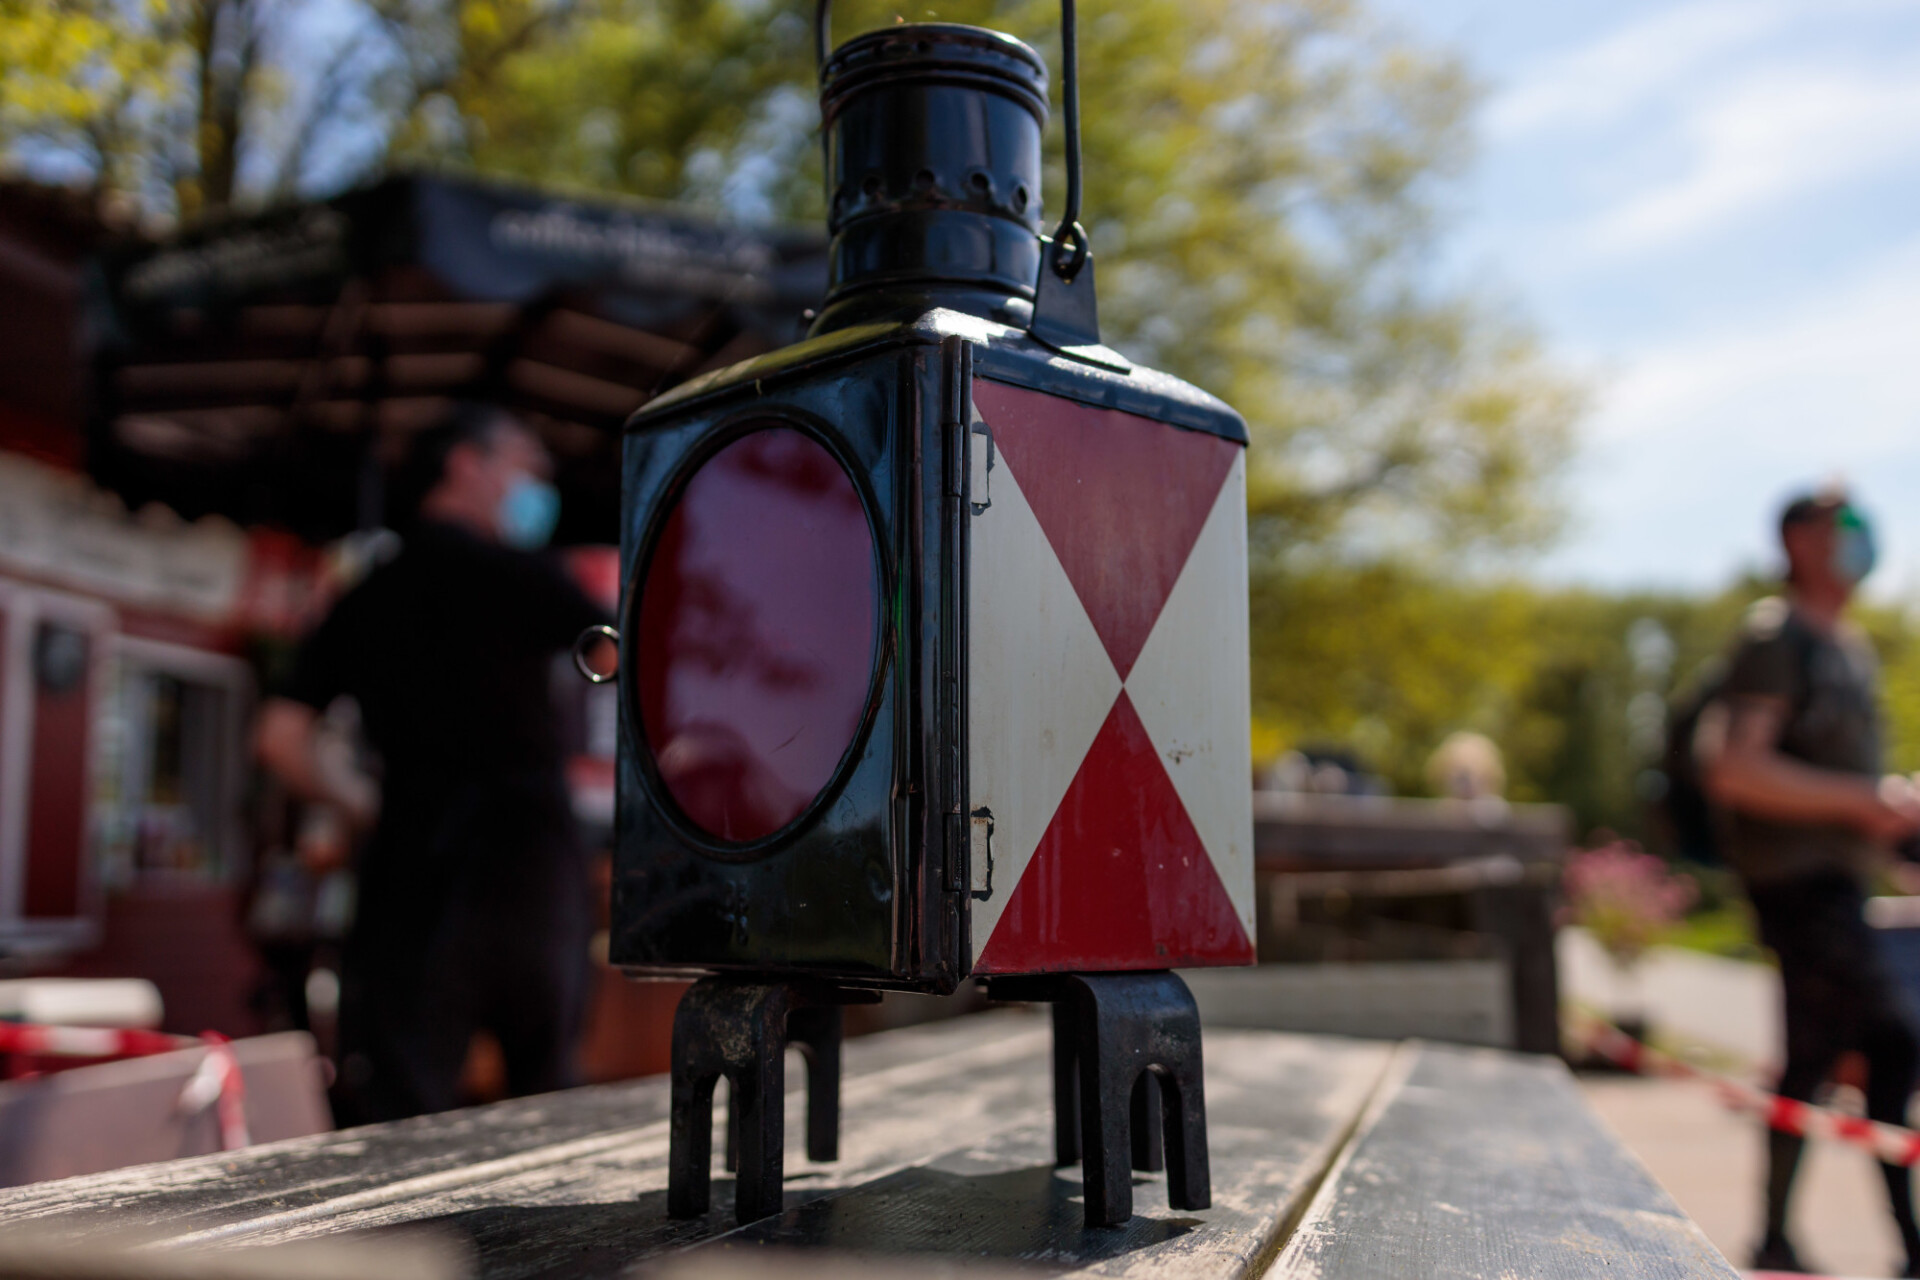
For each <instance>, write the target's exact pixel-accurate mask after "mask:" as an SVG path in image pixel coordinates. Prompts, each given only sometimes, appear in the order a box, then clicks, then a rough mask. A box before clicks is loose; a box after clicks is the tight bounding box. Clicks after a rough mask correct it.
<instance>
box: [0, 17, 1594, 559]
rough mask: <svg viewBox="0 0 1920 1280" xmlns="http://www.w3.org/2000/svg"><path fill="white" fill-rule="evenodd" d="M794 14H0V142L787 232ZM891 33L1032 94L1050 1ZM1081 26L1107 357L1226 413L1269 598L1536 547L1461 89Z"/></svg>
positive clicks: (1541, 370) (1530, 359)
mask: <svg viewBox="0 0 1920 1280" xmlns="http://www.w3.org/2000/svg"><path fill="white" fill-rule="evenodd" d="M811 15H812V5H811V4H810V3H807V0H327V2H326V3H322V2H321V0H0V55H3V56H4V57H5V59H6V65H7V69H8V75H7V76H6V87H5V89H4V90H0V142H3V143H4V144H5V146H6V148H7V151H8V153H9V154H10V155H11V157H12V158H13V160H14V161H15V163H21V162H23V161H32V162H37V163H39V164H40V165H41V166H42V167H43V168H44V167H48V166H51V167H53V168H56V169H57V168H58V167H59V166H60V165H62V164H64V165H65V166H67V167H68V168H69V169H77V170H79V171H81V172H84V173H85V174H87V175H89V176H90V177H91V178H92V179H93V180H94V181H96V182H98V183H100V184H101V185H102V186H103V187H105V188H109V189H114V190H118V191H122V192H126V193H130V194H131V195H132V196H133V197H134V198H135V199H137V200H138V201H140V202H141V203H142V204H143V205H144V206H145V207H146V208H147V209H149V210H150V211H153V212H159V213H178V214H184V215H191V214H193V213H196V212H201V211H211V210H218V209H222V208H226V207H229V206H235V205H240V206H245V205H249V204H258V203H261V202H265V201H268V200H271V199H275V198H282V197H285V196H287V195H289V194H290V193H293V192H296V191H305V192H313V191H316V190H319V189H323V188H325V187H327V186H330V185H339V184H342V183H346V182H350V181H353V180H357V179H362V178H365V177H368V176H370V175H371V174H373V173H375V172H377V171H378V170H379V169H380V168H381V167H383V166H386V165H389V164H393V163H405V164H421V163H426V164H436V165H444V164H456V165H464V166H470V167H473V168H477V169H481V170H484V171H488V172H493V173H499V174H504V175H510V176H518V177H523V178H526V179H529V180H533V181H537V182H543V183H559V184H566V185H571V186H580V187H587V188H591V189H594V190H602V191H624V192H630V193H633V194H637V195H642V196H650V197H656V198H663V199H674V200H688V201H692V202H695V203H702V204H707V205H712V206H717V207H722V208H727V209H730V210H731V211H732V212H735V213H744V214H748V215H752V216H757V217H784V218H795V219H804V220H815V219H817V218H818V217H819V216H820V212H821V204H822V200H821V194H820V179H819V156H818V133H817V110H816V108H815V107H814V105H813V84H814V68H813V66H812V57H813V51H812V25H811ZM896 17H900V18H907V19H919V18H936V19H938V20H942V21H963V22H979V23H984V24H989V25H994V26H998V27H1001V28H1003V29H1007V30H1011V31H1013V32H1015V33H1016V34H1021V35H1024V36H1026V37H1027V38H1029V39H1031V40H1032V41H1033V42H1034V43H1035V44H1036V45H1038V46H1040V47H1041V48H1042V49H1043V50H1044V51H1046V52H1047V54H1048V56H1049V58H1050V62H1051V65H1053V66H1054V67H1055V68H1058V66H1059V65H1060V64H1059V56H1058V40H1057V24H1058V20H1059V10H1058V6H1057V4H1056V3H1054V2H1053V0H941V3H939V4H937V5H935V4H928V3H924V2H919V3H912V4H906V5H903V6H895V5H881V4H878V3H875V0H855V2H853V3H848V4H843V5H842V6H841V12H840V13H839V15H838V19H839V20H838V24H837V30H838V32H839V33H840V34H841V35H842V36H844V35H846V34H849V33H851V32H854V31H856V30H860V29H864V28H868V27H872V26H875V25H879V24H881V23H884V22H887V21H890V20H893V19H894V18H896ZM1081 25H1082V35H1081V43H1082V59H1081V66H1082V87H1083V98H1084V103H1085V113H1084V116H1085V128H1084V138H1085V151H1086V176H1087V191H1086V204H1085V208H1086V211H1087V217H1088V221H1089V223H1090V225H1091V227H1092V229H1093V235H1094V244H1095V248H1096V251H1097V252H1098V253H1099V254H1100V255H1101V259H1102V265H1101V283H1102V291H1103V297H1102V304H1103V310H1104V316H1105V320H1106V325H1107V329H1108V331H1109V334H1110V340H1112V341H1113V342H1114V343H1115V344H1116V345H1119V346H1120V347H1121V348H1122V349H1124V350H1127V351H1129V352H1131V353H1133V354H1135V355H1136V356H1137V357H1138V358H1140V359H1142V360H1144V361H1146V362H1148V363H1152V364H1157V365H1160V366H1161V367H1164V368H1168V369H1170V370H1172V371H1173V372H1176V373H1179V374H1181V375H1183V376H1185V377H1187V378H1189V379H1191V380H1193V381H1195V382H1197V383H1199V384H1200V385H1201V386H1204V387H1206V388H1208V389H1209V390H1212V391H1214V392H1216V393H1218V394H1220V395H1222V396H1223V397H1224V398H1226V399H1227V400H1228V401H1230V402H1231V403H1233V404H1235V405H1237V406H1238V407H1240V408H1241V409H1242V410H1243V411H1244V412H1245V413H1246V414H1247V416H1248V418H1249V420H1250V421H1251V423H1252V424H1253V427H1254V432H1255V450H1254V453H1253V457H1252V464H1253V465H1252V468H1251V471H1250V497H1251V505H1252V512H1253V520H1254V534H1255V545H1256V547H1257V549H1258V550H1259V552H1260V555H1261V558H1262V562H1263V567H1264V568H1265V569H1266V570H1268V571H1269V572H1271V571H1275V570H1278V569H1280V568H1283V567H1284V566H1285V565H1286V564H1287V563H1289V562H1292V561H1294V560H1297V559H1298V557H1299V556H1300V555H1301V554H1302V553H1303V552H1305V553H1319V552H1325V551H1327V550H1329V549H1334V550H1338V551H1341V552H1342V553H1348V554H1351V553H1355V552H1358V553H1362V554H1367V555H1377V554H1378V553H1379V552H1380V550H1381V549H1382V548H1392V547H1401V546H1406V545H1414V544H1418V545H1432V544H1434V543H1435V542H1436V541H1438V542H1441V543H1444V544H1446V545H1453V546H1463V545H1468V546H1470V545H1498V546H1509V547H1510V546H1516V545H1517V546H1526V545H1531V544H1533V543H1534V542H1535V541H1537V539H1538V538H1539V537H1540V536H1541V535H1542V533H1543V531H1545V530H1546V529H1547V528H1548V527H1550V524H1551V520H1550V516H1551V514H1552V510H1553V504H1552V502H1551V494H1550V486H1549V485H1548V483H1547V482H1548V481H1550V479H1551V477H1552V475H1553V473H1554V471H1555V469H1556V467H1557V465H1558V464H1559V462H1560V460H1561V459H1562V457H1563V455H1564V452H1565V449H1566V441H1567V432H1568V427H1569V423H1570V422H1571V420H1572V417H1573V413H1574V410H1575V407H1576V402H1575V397H1574V396H1573V393H1572V392H1571V390H1570V389H1569V387H1568V385H1567V384H1566V383H1565V382H1564V381H1563V380H1562V379H1560V378H1559V377H1557V376H1556V375H1554V374H1553V373H1552V372H1551V371H1550V370H1549V369H1548V368H1547V367H1546V366H1545V365H1544V364H1543V363H1542V361H1541V360H1540V358H1539V357H1538V355H1537V353H1536V352H1535V350H1534V348H1533V345H1532V343H1531V341H1530V340H1529V338H1528V337H1527V335H1526V334H1525V332H1524V330H1523V329H1521V328H1520V327H1518V326H1516V325H1514V324H1513V323H1511V322H1509V321H1507V320H1505V319H1503V318H1502V317H1499V316H1498V315H1494V314H1491V313H1489V312H1488V311H1487V310H1486V309H1484V308H1482V307H1480V306H1479V305H1477V304H1476V303H1475V302H1474V301H1473V300H1472V299H1470V298H1462V297H1457V296H1448V295H1446V294H1444V293H1440V292H1437V291H1436V290H1434V289H1433V288H1432V287H1431V286H1430V282H1429V281H1428V280H1427V278H1426V262H1427V259H1428V256H1429V250H1430V248H1431V243H1432V237H1433V233H1434V229H1435V218H1434V211H1435V203H1436V198H1437V195H1438V193H1439V192H1440V191H1442V190H1443V189H1444V182H1445V180H1446V178H1447V177H1448V176H1449V174H1450V173H1451V172H1452V171H1453V170H1454V169H1455V167H1456V166H1457V165H1458V163H1459V161H1460V160H1461V159H1462V157H1463V156H1464V155H1465V154H1466V152H1467V149H1468V145H1467V144H1468V131H1467V128H1466V113H1467V110H1468V108H1469V106H1470V104H1471V101H1472V90H1471V86H1470V85H1469V83H1468V81H1467V78H1466V77H1465V75H1464V74H1463V73H1462V71H1461V70H1460V68H1459V67H1458V65H1457V64H1456V63H1454V62H1453V60H1451V59H1450V58H1447V57H1445V56H1442V55H1437V54H1433V53H1430V52H1427V51H1424V50H1421V49H1418V48H1415V47H1413V46H1411V45H1408V44H1405V43H1403V42H1399V41H1396V40H1393V39H1391V38H1389V37H1388V36H1386V35H1384V34H1382V33H1381V32H1380V31H1379V30H1378V29H1376V28H1375V27H1373V26H1372V25H1371V24H1370V23H1369V22H1368V20H1367V19H1366V17H1365V15H1364V13H1363V11H1362V10H1361V9H1359V8H1358V7H1357V6H1356V5H1355V4H1352V3H1348V2H1347V0H1283V2H1281V3H1256V2H1255V0H1129V2H1128V3H1125V4H1121V3H1113V2H1109V3H1103V4H1099V5H1097V6H1087V12H1086V13H1085V14H1084V15H1083V20H1082V24H1081ZM1057 131H1058V124H1057V121H1056V123H1055V126H1054V134H1055V136H1056V139H1057ZM1059 150H1060V149H1059V147H1058V145H1057V142H1056V145H1054V146H1053V148H1052V154H1053V156H1054V158H1055V169H1054V172H1053V173H1052V174H1051V175H1050V176H1049V179H1048V189H1049V190H1050V191H1051V192H1053V193H1054V195H1055V198H1056V199H1057V197H1058V195H1059V193H1060V192H1061V190H1062V186H1063V184H1062V177H1061V174H1060V173H1059V172H1058V154H1059Z"/></svg>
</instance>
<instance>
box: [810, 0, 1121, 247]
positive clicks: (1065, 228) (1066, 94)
mask: <svg viewBox="0 0 1920 1280" xmlns="http://www.w3.org/2000/svg"><path fill="white" fill-rule="evenodd" d="M1078 46H1079V38H1078V24H1077V22H1076V21H1075V16H1074V9H1073V0H1060V62H1061V67H1060V73H1061V84H1060V100H1061V105H1062V119H1061V122H1060V124H1061V128H1062V130H1063V131H1064V132H1065V134H1066V143H1067V207H1066V211H1065V212H1064V213H1062V214H1061V216H1060V225H1059V226H1057V227H1055V228H1054V231H1053V237H1052V240H1051V248H1049V249H1048V251H1047V261H1048V265H1049V266H1050V267H1051V268H1052V270H1053V273H1054V274H1055V275H1057V276H1059V277H1060V278H1061V279H1062V280H1071V279H1073V278H1074V277H1075V276H1077V275H1079V274H1080V268H1081V267H1083V266H1085V265H1086V263H1087V256H1088V246H1087V229H1086V228H1085V227H1083V226H1081V225H1080V54H1079V48H1078ZM813 47H814V59H815V62H816V64H817V65H818V66H819V67H820V69H821V70H822V71H824V70H825V69H826V66H827V58H828V56H829V55H831V54H832V52H833V0H820V6H819V8H818V9H816V10H815V11H814V27H813Z"/></svg>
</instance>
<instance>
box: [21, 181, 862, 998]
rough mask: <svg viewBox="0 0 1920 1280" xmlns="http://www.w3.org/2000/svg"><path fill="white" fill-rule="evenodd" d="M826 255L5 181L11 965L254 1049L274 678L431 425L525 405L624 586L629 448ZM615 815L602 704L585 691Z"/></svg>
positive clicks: (816, 280)
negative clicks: (260, 745) (256, 727)
mask: <svg viewBox="0 0 1920 1280" xmlns="http://www.w3.org/2000/svg"><path fill="white" fill-rule="evenodd" d="M824 281H825V260H824V248H823V245H822V244H821V243H820V241H819V239H818V238H817V237H814V236H811V235H800V234H787V233H783V232H763V231H754V230H742V229H739V228H732V227H727V226H722V225H718V224H715V223H712V222H710V221H705V220H702V219H700V218H697V217H693V216H690V215H689V214H687V213H686V212H684V211H680V210H674V209H663V208H657V207H649V206H641V205H628V204H616V203H612V202H598V201H584V200H579V199H572V198H563V197H556V196H552V195H549V194H545V193H540V192H533V191H527V190H523V189H516V188H510V187H501V186H497V185H492V184H487V183H482V182H478V181H466V180H455V179H448V178H439V177H413V176H402V177H399V178H395V179H391V180H388V181H386V182H383V183H381V184H379V185H377V186H375V187H372V188H368V189H366V190H362V191H356V192H352V193H349V194H347V195H345V196H342V197H340V198H338V199H335V200H330V201H326V202H321V203H317V204H313V205H308V206H302V207H299V208H294V209H288V210H282V211H277V212H273V213H269V214H264V215H261V216H258V217H254V218H249V219H240V220H232V221H228V222H225V223H219V224H210V225H207V226H203V227H198V228H193V229H190V230H188V231H187V232H185V233H182V234H179V235H176V236H173V237H171V238H169V239H166V240H163V241H145V240H142V239H140V238H139V237H138V236H136V235H134V234H132V233H131V232H130V231H129V230H128V229H127V228H121V227H115V226H111V225H108V224H107V222H106V221H105V220H103V218H102V217H101V216H100V213H99V211H98V208H97V206H96V204H95V203H94V202H93V201H91V200H90V199H88V198H85V197H82V196H79V195H76V194H73V193H68V192H64V191H56V190H47V189H44V188H36V187H31V186H24V185H0V293H3V294H4V296H5V297H6V298H7V299H8V304H7V306H6V307H4V308H0V968H4V969H9V970H14V971H26V972H64V973H91V974H103V975H104V974H115V975H129V976H144V977H148V978H151V979H152V980H153V981H155V982H156V983H157V984H158V985H159V986H160V988H161V991H162V994H163V997H164V999H165V1001H166V1004H167V1020H168V1024H169V1025H170V1026H171V1027H174V1028H175V1029H178V1030H181V1031H186V1032H197V1031H200V1030H203V1029H206V1028H209V1027H212V1028H218V1029H222V1030H228V1031H242V1032H244V1031H247V1030H249V1029H250V1027H249V1025H248V1021H249V1014H248V1012H247V1008H246V998H247V994H248V988H249V986H250V981H251V977H250V975H251V973H252V969H253V964H254V960H253V952H252V948H251V947H250V946H249V945H248V940H247V936H246V932H245V925H244V917H245V913H246V901H245V899H246V894H247V892H248V889H249V886H250V883H251V879H252V875H253V872H254V869H255V866H256V862H257V860H258V858H259V855H260V853H261V851H262V845H263V843H271V842H273V841H276V840H282V839H283V838H284V833H283V832H279V831H276V830H275V829H274V827H273V822H272V820H271V818H270V817H267V816H264V813H263V808H264V807H270V806H267V805H266V804H265V801H264V800H263V795H262V791H263V784H262V783H261V782H260V780H259V779H258V778H257V776H256V774H255V772H254V770H253V769H252V767H251V764H250V761H249V759H248V752H247V741H248V734H249V722H250V716H251V710H252V707H253V704H254V702H255V700H256V698H257V697H258V695H259V692H260V689H261V686H262V684H263V682H265V681H266V680H267V679H269V678H270V673H271V671H272V669H273V667H274V665H275V663H276V661H277V660H279V659H281V658H283V657H284V655H285V654H286V653H287V652H288V651H289V650H290V647H291V645H292V644H293V642H294V641H295V640H296V639H297V637H298V636H299V635H300V634H301V632H302V631H303V630H304V629H305V628H306V627H307V626H308V625H310V623H311V622H312V621H313V620H314V619H315V618H316V617H317V616H319V614H320V612H321V611H322V610H323V609H324V608H325V607H326V605H327V604H328V603H329V602H330V601H331V599H332V598H333V597H334V595H335V594H337V592H338V590H339V589H340V588H341V587H342V586H343V584H344V583H345V582H347V581H349V580H350V579H351V578H352V576H353V575H354V574H356V573H357V572H359V571H361V570H362V569H363V568H364V566H365V564H366V563H367V561H368V558H369V556H370V555H372V554H375V553H377V549H378V546H379V539H378V538H377V537H374V536H370V535H372V532H373V531H374V530H377V529H378V528H379V527H380V526H382V525H383V524H384V523H385V522H386V520H387V517H388V514H389V513H388V510H387V495H388V489H389V486H388V483H387V481H388V479H389V476H390V473H391V472H392V471H393V469H394V468H395V466H396V465H397V464H398V462H399V461H400V460H401V459H402V458H403V457H404V455H405V453H406V447H407V442H408V439H409V438H410V436H411V434H412V433H413V432H415V431H417V430H419V429H420V428H422V427H425V426H428V425H431V424H432V423H434V422H435V421H437V420H438V419H439V418H440V416H441V415H442V414H443V413H444V412H445V411H446V410H447V409H448V408H449V407H451V405H452V403H453V402H454V401H455V400H457V399H462V398H476V399H486V400H492V401H495V402H498V403H502V404H506V405H508V406H510V407H512V408H513V409H514V410H515V411H516V412H518V413H519V414H520V415H521V416H522V417H523V418H525V419H526V420H527V421H528V422H529V423H530V424H531V425H533V426H534V427H535V429H536V430H538V431H539V432H540V434H541V435H542V437H543V438H544V439H545V441H546V442H547V444H548V446H549V448H550V449H551V450H552V451H553V453H554V456H555V458H556V459H557V462H558V467H559V475H558V480H559V483H560V486H561V489H562V492H563V495H564V500H565V511H566V516H565V519H564V523H563V526H562V528H561V531H560V539H561V540H562V541H563V542H566V543H569V544H572V545H571V546H570V547H569V548H568V550H567V552H566V554H567V555H568V557H569V560H570V563H571V564H572V565H573V567H574V568H575V571H576V572H577V573H579V574H580V576H581V577H582V580H583V582H584V583H585V585H587V586H588V588H589V589H590V590H592V591H593V592H594V593H595V594H597V595H599V596H600V597H601V598H603V599H606V600H608V601H609V603H611V601H612V599H613V598H614V597H616V596H617V594H618V580H617V573H618V569H617V562H616V558H615V555H614V552H613V550H612V548H611V547H609V546H606V545H604V544H606V543H610V542H611V541H613V540H614V539H615V537H616V536H617V533H616V529H617V524H616V517H617V512H618V487H619V468H618V457H619V443H618V439H619V437H618V428H619V426H620V424H621V422H622V421H623V420H624V419H625V417H626V416H627V414H628V413H630V412H631V411H632V410H633V409H634V408H636V407H637V406H638V405H640V404H641V403H643V402H644V401H645V400H646V399H648V398H650V397H651V396H652V395H654V394H657V393H658V392H660V391H662V390H665V389H666V388H668V387H670V386H673V385H676V384H677V383H679V382H681V381H684V380H685V379H687V378H689V377H693V376H695V375H697V374H699V373H701V372H704V371H705V370H707V369H710V368H715V367H719V366H721V365H725V364H731V363H734V362H735V361H737V360H741V359H745V358H748V357H750V356H752V355H754V354H757V353H758V352H760V351H765V350H770V349H772V348H774V347H777V346H780V345H783V344H785V343H787V342H789V341H792V340H794V339H795V338H796V337H797V336H799V334H800V332H801V331H802V329H803V328H804V319H803V313H804V310H805V308H806V307H807V306H809V305H811V304H812V303H813V302H814V301H815V300H817V298H818V296H819V294H820V292H821V290H822V288H823V286H824ZM568 689H569V694H568V696H569V697H570V699H572V701H573V705H572V706H571V708H570V710H569V715H570V719H571V721H572V731H573V733H574V735H575V740H576V742H577V743H578V746H579V756H578V758H577V759H576V761H575V767H574V770H573V777H574V781H575V784H576V798H577V803H578V805H579V807H580V808H581V811H582V816H583V817H585V818H586V819H587V820H588V822H589V825H590V826H591V825H592V824H594V823H598V824H600V825H601V826H603V827H604V826H605V825H606V824H608V823H610V821H611V810H612V764H611V755H612V751H613V723H614V717H613V714H612V712H613V708H612V706H611V703H610V702H608V701H607V699H608V698H610V697H611V696H612V695H611V694H610V693H609V692H607V691H604V690H603V691H598V693H595V692H593V691H590V690H589V688H588V687H587V686H585V685H584V684H580V685H577V686H568Z"/></svg>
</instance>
